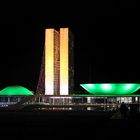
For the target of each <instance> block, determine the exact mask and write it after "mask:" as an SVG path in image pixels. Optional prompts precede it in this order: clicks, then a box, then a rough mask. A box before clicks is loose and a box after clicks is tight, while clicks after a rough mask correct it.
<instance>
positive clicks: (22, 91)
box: [0, 86, 33, 96]
mask: <svg viewBox="0 0 140 140" xmlns="http://www.w3.org/2000/svg"><path fill="white" fill-rule="evenodd" d="M0 95H5V96H12V95H17V96H18V95H33V93H32V91H30V90H28V89H27V88H25V87H22V86H8V87H6V88H4V89H3V90H1V91H0Z"/></svg>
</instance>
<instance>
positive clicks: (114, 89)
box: [80, 83, 140, 96]
mask: <svg viewBox="0 0 140 140" xmlns="http://www.w3.org/2000/svg"><path fill="white" fill-rule="evenodd" d="M80 86H81V87H83V88H84V89H85V90H86V91H88V92H89V93H91V94H93V95H103V96H106V95H110V96H114V95H115V96H116V95H119V96H120V95H130V94H132V93H134V92H135V91H137V90H138V89H139V88H140V84H135V83H117V84H115V83H100V84H80Z"/></svg>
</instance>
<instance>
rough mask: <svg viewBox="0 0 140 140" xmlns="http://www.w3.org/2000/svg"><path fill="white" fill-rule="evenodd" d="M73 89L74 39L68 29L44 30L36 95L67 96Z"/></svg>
mask: <svg viewBox="0 0 140 140" xmlns="http://www.w3.org/2000/svg"><path fill="white" fill-rule="evenodd" d="M73 88H74V38H73V34H72V32H71V31H70V30H69V29H68V28H60V30H59V31H57V30H55V29H46V30H45V49H44V53H43V59H42V64H41V71H40V76H39V82H38V86H37V91H36V92H37V94H45V95H69V93H71V92H73Z"/></svg>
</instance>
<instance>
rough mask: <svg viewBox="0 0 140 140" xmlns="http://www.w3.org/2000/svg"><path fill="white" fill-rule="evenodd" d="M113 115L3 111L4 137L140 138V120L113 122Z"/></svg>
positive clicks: (0, 126)
mask: <svg viewBox="0 0 140 140" xmlns="http://www.w3.org/2000/svg"><path fill="white" fill-rule="evenodd" d="M111 116H112V113H111V112H91V111H76V112H75V111H61V112H60V111H59V112H58V111H57V112H56V111H49V112H45V111H44V112H41V111H38V112H37V111H36V112H35V111H34V112H33V111H28V112H27V111H26V112H25V111H24V112H23V111H20V112H9V111H1V112H0V135H1V137H4V138H6V137H10V139H11V138H15V139H16V138H23V139H29V138H32V139H34V138H39V139H40V138H45V139H47V138H51V139H53V138H57V139H59V138H62V139H63V138H64V139H69V138H71V139H75V138H85V140H86V139H89V138H90V139H91V138H92V139H102V138H103V139H114V138H115V139H122V138H123V139H126V138H137V137H138V136H139V133H140V118H139V117H137V118H135V119H127V120H122V119H111Z"/></svg>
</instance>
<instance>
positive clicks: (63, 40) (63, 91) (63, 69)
mask: <svg viewBox="0 0 140 140" xmlns="http://www.w3.org/2000/svg"><path fill="white" fill-rule="evenodd" d="M68 65H69V64H68V28H61V29H60V95H68V84H69V83H68Z"/></svg>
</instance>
